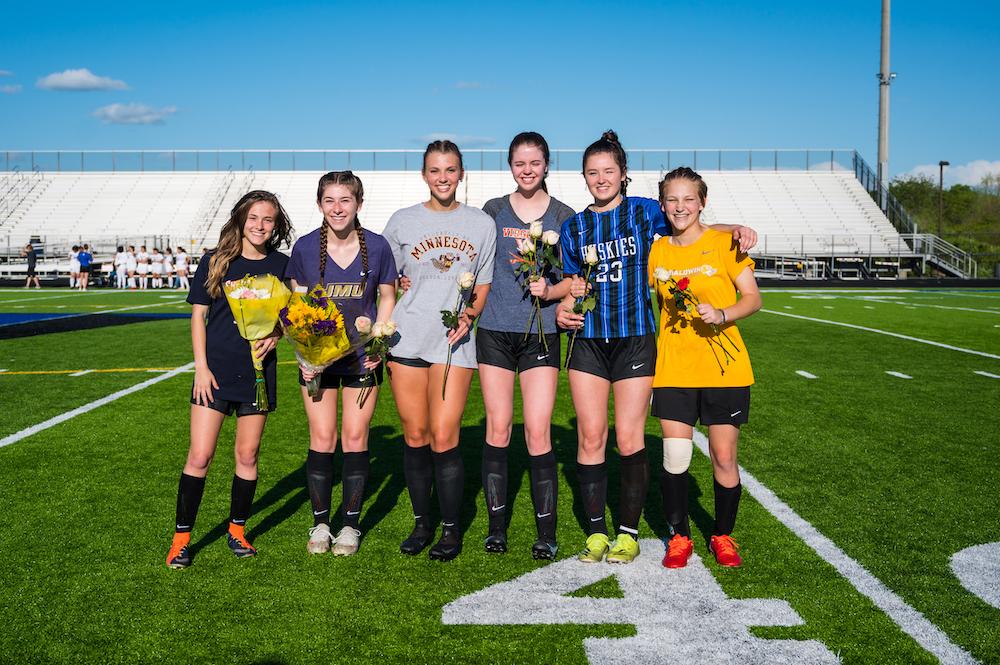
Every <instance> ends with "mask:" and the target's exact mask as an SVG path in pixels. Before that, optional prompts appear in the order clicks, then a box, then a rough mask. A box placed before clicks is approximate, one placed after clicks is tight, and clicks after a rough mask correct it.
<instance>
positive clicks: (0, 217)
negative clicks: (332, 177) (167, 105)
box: [0, 152, 913, 262]
mask: <svg viewBox="0 0 1000 665" xmlns="http://www.w3.org/2000/svg"><path fill="white" fill-rule="evenodd" d="M708 154H709V155H710V156H711V155H713V154H714V153H708ZM723 157H724V156H723V155H722V154H721V153H720V154H719V157H718V160H719V166H718V167H717V168H719V167H721V166H722V161H723ZM806 157H807V160H806V161H807V163H806V168H804V169H803V168H786V169H780V168H778V162H779V159H781V156H780V155H778V154H777V153H776V154H775V157H774V159H773V161H774V164H775V167H774V170H770V167H768V168H762V169H757V167H756V166H755V167H754V169H753V170H751V169H745V170H712V169H706V168H704V167H703V168H701V169H698V171H699V173H700V174H701V175H702V177H704V179H705V180H706V182H707V183H708V186H709V193H708V205H707V208H706V211H705V213H704V219H705V221H706V222H708V223H709V224H714V223H730V224H744V225H747V226H750V227H752V228H754V229H755V230H756V231H757V232H758V234H759V238H760V239H759V242H758V245H757V247H756V248H754V250H753V251H752V252H751V253H752V254H754V255H756V256H760V257H781V260H785V259H789V260H792V261H796V260H798V261H799V262H801V259H809V260H812V259H816V258H821V259H823V258H825V259H829V260H831V261H835V260H836V258H837V257H844V256H847V257H851V256H858V257H873V256H881V257H891V256H897V255H900V253H901V252H903V251H906V252H910V251H911V250H910V249H909V248H908V247H907V243H909V245H913V242H912V239H904V237H903V236H901V235H900V232H899V231H897V229H896V227H894V225H893V223H891V222H890V221H889V219H888V218H887V217H886V215H885V214H884V213H883V211H882V209H880V207H879V205H877V204H876V202H875V201H874V200H873V199H872V196H871V195H870V194H869V192H868V191H867V189H866V187H865V186H864V185H863V184H862V182H861V181H859V179H858V178H859V177H860V176H856V171H855V170H850V169H849V168H845V167H840V166H838V167H837V168H834V166H835V165H834V164H833V163H832V162H831V163H830V164H831V166H829V167H827V168H812V167H810V166H809V162H808V160H809V156H808V152H807V153H806ZM575 159H576V158H573V159H564V161H567V164H569V162H570V161H575ZM669 159H670V157H669V156H668V158H667V163H668V165H669ZM695 159H696V160H697V159H698V156H697V155H695ZM855 159H856V161H857V160H858V159H859V158H855ZM648 161H649V162H652V161H653V160H652V159H649V160H648ZM643 162H644V163H646V162H647V159H646V157H645V156H644V157H643ZM293 163H294V162H293ZM754 163H755V164H756V163H757V162H754ZM650 165H652V164H650ZM35 170H36V171H37V169H35ZM323 173H324V171H318V170H317V171H305V170H273V171H270V170H261V171H257V170H253V169H251V168H248V169H247V170H229V171H220V170H216V171H153V172H151V171H145V172H137V171H117V172H113V171H88V172H82V171H76V172H44V173H42V174H40V175H39V174H36V175H35V179H34V182H33V184H32V186H31V187H30V188H29V187H27V186H26V185H19V189H18V190H17V192H18V193H19V197H20V198H19V200H18V201H17V202H16V203H15V204H13V208H12V207H11V204H9V203H7V204H6V206H7V207H6V208H3V209H0V241H2V240H6V241H7V245H8V247H14V248H17V249H19V248H20V247H22V246H23V245H24V243H25V242H27V241H28V240H29V238H34V237H40V238H44V239H47V240H43V242H48V244H49V245H50V246H51V247H52V250H53V251H52V252H51V254H52V255H59V254H61V255H65V254H64V252H63V249H64V248H63V245H67V244H73V243H74V242H75V243H80V244H82V243H83V242H90V243H91V245H92V246H94V245H96V246H97V247H98V248H99V250H98V251H99V252H100V251H107V249H106V248H108V247H113V246H114V245H117V244H136V245H139V244H149V242H153V243H154V244H160V245H161V246H163V245H171V246H177V245H183V246H185V247H187V248H189V251H193V252H194V253H196V254H197V253H200V250H201V248H202V247H211V246H214V245H215V242H216V240H217V238H218V235H219V232H220V230H221V229H222V226H223V225H224V224H225V222H226V220H227V219H228V216H229V212H230V210H231V209H232V207H233V205H234V204H235V203H236V201H237V200H238V199H239V198H240V197H241V196H242V195H243V194H244V193H246V192H247V191H249V190H250V189H265V190H269V191H272V192H274V193H275V194H277V195H278V197H279V198H280V200H281V201H282V204H283V205H284V207H285V209H286V210H287V212H288V214H289V216H290V218H291V220H292V223H293V225H294V227H295V231H296V233H297V234H298V235H302V234H305V233H308V232H309V231H311V230H313V229H315V228H317V227H318V226H319V222H320V214H319V211H318V210H317V208H316V184H317V182H318V180H319V177H320V176H321V175H322V174H323ZM355 173H356V174H357V175H358V176H359V177H360V178H361V180H362V182H363V183H364V186H365V202H364V205H363V208H362V211H361V213H360V215H359V217H360V219H361V221H362V224H363V225H364V226H365V228H367V229H370V230H373V231H375V232H380V231H382V230H383V229H384V228H385V224H386V222H387V221H388V219H389V217H390V216H391V215H392V213H393V212H395V211H396V210H398V209H400V208H403V207H406V206H410V205H413V204H415V203H418V202H420V201H423V200H426V198H427V187H426V185H425V184H424V182H423V180H422V178H421V176H420V172H419V171H417V170H414V169H410V170H384V169H380V170H355ZM662 175H663V171H662V170H655V171H654V170H645V171H642V170H636V171H631V172H630V177H631V183H630V185H629V190H628V193H629V194H630V195H632V196H645V197H649V198H657V196H658V192H657V183H658V181H659V180H660V178H661V177H662ZM5 177H6V178H7V181H9V182H14V181H15V180H17V178H20V180H25V176H19V175H17V174H11V173H9V172H8V173H7V174H6V176H5ZM20 180H17V182H20ZM547 184H548V188H549V192H550V193H551V194H552V195H553V196H554V197H556V198H558V199H559V200H561V201H563V202H564V203H566V204H567V205H568V206H570V207H571V208H573V209H574V210H582V209H583V208H584V207H585V206H586V205H588V204H589V203H590V202H591V200H592V199H591V197H590V194H589V193H588V191H587V188H586V186H585V183H584V180H583V176H582V175H581V174H580V172H579V171H577V170H568V169H567V170H555V169H554V170H552V171H550V173H549V176H548V179H547ZM10 187H11V188H12V191H13V186H10ZM513 189H514V183H513V180H512V178H511V176H510V173H509V172H508V171H506V170H471V169H470V170H467V171H466V177H465V180H464V181H463V183H462V184H461V186H460V190H459V199H460V200H461V201H462V202H463V203H466V204H467V205H470V206H475V207H482V205H483V204H484V203H485V202H486V201H487V200H489V199H490V198H493V197H496V196H501V195H503V194H504V193H508V192H510V191H512V190H513ZM29 190H30V195H28V194H24V195H22V194H20V193H21V192H29ZM5 203H6V199H5ZM150 238H152V239H153V240H151V241H149V240H146V239H150ZM8 251H9V250H8ZM112 251H113V250H112Z"/></svg>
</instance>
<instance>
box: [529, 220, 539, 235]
mask: <svg viewBox="0 0 1000 665" xmlns="http://www.w3.org/2000/svg"><path fill="white" fill-rule="evenodd" d="M528 235H529V236H531V237H532V238H541V237H542V220H540V219H539V220H535V221H534V222H532V223H531V225H530V226H528Z"/></svg>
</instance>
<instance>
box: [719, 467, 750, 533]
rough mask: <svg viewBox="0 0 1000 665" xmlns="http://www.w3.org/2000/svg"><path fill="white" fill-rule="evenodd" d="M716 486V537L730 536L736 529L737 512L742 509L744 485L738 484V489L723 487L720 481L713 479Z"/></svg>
mask: <svg viewBox="0 0 1000 665" xmlns="http://www.w3.org/2000/svg"><path fill="white" fill-rule="evenodd" d="M712 482H713V484H714V485H715V531H713V533H714V535H716V536H728V535H729V534H731V533H732V532H733V529H734V528H736V512H737V511H738V510H739V509H740V495H741V494H743V485H742V484H740V483H737V484H736V487H723V486H722V485H720V484H719V481H718V480H715V479H713V480H712Z"/></svg>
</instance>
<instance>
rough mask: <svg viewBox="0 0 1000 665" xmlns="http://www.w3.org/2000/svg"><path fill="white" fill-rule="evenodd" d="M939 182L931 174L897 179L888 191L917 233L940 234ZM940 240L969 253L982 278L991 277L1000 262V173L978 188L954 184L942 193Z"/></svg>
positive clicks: (989, 176)
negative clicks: (907, 215) (902, 209)
mask: <svg viewBox="0 0 1000 665" xmlns="http://www.w3.org/2000/svg"><path fill="white" fill-rule="evenodd" d="M938 188H939V184H938V180H937V179H936V178H934V177H932V176H928V175H915V176H914V175H902V176H896V177H895V178H893V179H892V181H891V182H890V183H889V191H890V192H891V193H892V195H893V196H894V197H896V200H897V201H899V203H900V204H901V205H902V206H903V208H904V209H905V210H906V211H907V212H908V213H909V214H910V217H911V218H912V219H913V221H914V222H915V223H916V225H917V232H918V233H934V234H937V233H938V195H939V193H938V192H939V189H938ZM942 202H943V208H942V215H941V238H942V239H943V240H947V241H948V242H950V243H951V244H953V245H955V246H957V247H958V248H959V249H962V250H964V251H966V252H969V253H970V254H973V255H975V256H973V258H974V259H975V260H976V262H977V263H978V264H979V277H992V276H993V270H994V268H993V266H994V264H996V263H998V262H1000V173H991V174H989V175H987V176H986V177H984V178H983V179H982V181H981V182H980V184H979V185H976V186H973V187H970V186H969V185H952V186H951V187H948V188H946V189H944V190H943V192H942Z"/></svg>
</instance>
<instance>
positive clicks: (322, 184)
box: [316, 171, 368, 293]
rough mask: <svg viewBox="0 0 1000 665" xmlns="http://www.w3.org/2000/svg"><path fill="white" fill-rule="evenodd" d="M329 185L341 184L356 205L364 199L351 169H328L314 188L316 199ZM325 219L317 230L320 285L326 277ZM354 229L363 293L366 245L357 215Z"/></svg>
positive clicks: (365, 279)
mask: <svg viewBox="0 0 1000 665" xmlns="http://www.w3.org/2000/svg"><path fill="white" fill-rule="evenodd" d="M330 185H342V186H344V187H346V188H347V189H348V190H349V191H350V192H351V194H352V195H353V196H354V198H355V200H357V202H358V205H361V202H362V201H364V200H365V188H364V185H363V184H361V178H359V177H358V176H356V175H354V173H353V172H352V171H330V172H329V173H327V174H326V175H324V176H323V177H322V178H320V179H319V187H318V188H317V190H316V200H317V201H322V200H323V192H324V191H325V190H326V188H327V187H329V186H330ZM328 229H329V227H328V226H327V223H326V220H325V219H324V220H323V225H322V226H321V227H320V230H319V283H320V285H322V284H323V283H324V281H325V278H326V257H327V251H326V237H327V230H328ZM354 230H355V231H357V233H358V245H359V246H360V247H361V269H362V270H363V271H364V275H362V277H361V292H362V293H364V290H365V284H366V283H367V281H368V247H367V245H365V230H364V229H363V228H362V227H361V222H360V221H359V220H358V216H357V215H355V216H354Z"/></svg>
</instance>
